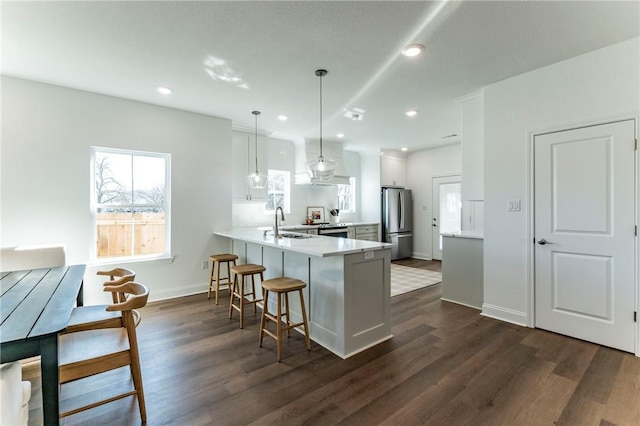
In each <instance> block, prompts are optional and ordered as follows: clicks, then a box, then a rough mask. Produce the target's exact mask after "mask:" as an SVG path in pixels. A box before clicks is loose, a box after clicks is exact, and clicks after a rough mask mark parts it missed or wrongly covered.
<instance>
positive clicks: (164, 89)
mask: <svg viewBox="0 0 640 426" xmlns="http://www.w3.org/2000/svg"><path fill="white" fill-rule="evenodd" d="M158 92H159V93H161V94H163V95H170V94H172V93H173V90H172V89H170V88H168V87H164V86H158Z"/></svg>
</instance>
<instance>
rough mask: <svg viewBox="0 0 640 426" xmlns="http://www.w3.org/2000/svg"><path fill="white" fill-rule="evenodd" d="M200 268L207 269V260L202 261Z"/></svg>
mask: <svg viewBox="0 0 640 426" xmlns="http://www.w3.org/2000/svg"><path fill="white" fill-rule="evenodd" d="M202 269H203V270H206V269H209V261H208V260H203V261H202Z"/></svg>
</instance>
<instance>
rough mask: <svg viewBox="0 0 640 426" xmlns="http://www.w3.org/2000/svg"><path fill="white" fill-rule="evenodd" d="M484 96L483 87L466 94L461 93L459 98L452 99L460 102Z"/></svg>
mask: <svg viewBox="0 0 640 426" xmlns="http://www.w3.org/2000/svg"><path fill="white" fill-rule="evenodd" d="M481 96H484V87H483V88H482V89H480V90H478V91H476V92H471V93H469V94H467V95H462V96H460V97H459V98H456V99H454V100H455V101H456V103H462V102H466V101H470V100H471V99H475V98H479V97H481Z"/></svg>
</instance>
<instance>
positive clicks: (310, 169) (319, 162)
mask: <svg viewBox="0 0 640 426" xmlns="http://www.w3.org/2000/svg"><path fill="white" fill-rule="evenodd" d="M325 75H327V70H316V76H318V77H320V155H319V156H318V158H316V159H315V160H313V161H307V162H306V163H304V165H305V167H306V168H307V174H308V175H309V177H310V178H311V179H312V180H316V181H317V180H331V179H333V175H334V174H335V172H336V162H335V161H333V160H331V159H326V158H324V157H323V156H322V77H324V76H325Z"/></svg>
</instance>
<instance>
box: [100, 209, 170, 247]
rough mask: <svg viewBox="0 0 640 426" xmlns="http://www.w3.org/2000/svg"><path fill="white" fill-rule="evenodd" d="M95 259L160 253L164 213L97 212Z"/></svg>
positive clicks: (162, 243)
mask: <svg viewBox="0 0 640 426" xmlns="http://www.w3.org/2000/svg"><path fill="white" fill-rule="evenodd" d="M96 222H97V228H98V229H97V231H98V232H97V234H98V236H97V241H96V243H97V248H98V258H105V257H119V256H131V255H144V254H158V253H162V252H164V242H165V235H164V230H165V214H164V212H162V213H147V212H145V213H135V214H133V215H132V214H131V213H98V217H97V221H96Z"/></svg>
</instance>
